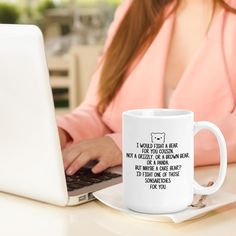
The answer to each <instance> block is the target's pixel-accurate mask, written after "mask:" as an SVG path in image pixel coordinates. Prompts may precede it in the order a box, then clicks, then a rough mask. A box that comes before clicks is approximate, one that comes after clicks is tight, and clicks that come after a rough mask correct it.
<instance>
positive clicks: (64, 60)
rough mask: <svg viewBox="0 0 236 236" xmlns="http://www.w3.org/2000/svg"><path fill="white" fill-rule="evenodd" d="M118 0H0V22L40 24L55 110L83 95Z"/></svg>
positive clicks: (71, 105)
mask: <svg viewBox="0 0 236 236" xmlns="http://www.w3.org/2000/svg"><path fill="white" fill-rule="evenodd" d="M121 1H122V0H0V23H8V24H34V25H37V26H39V27H40V29H41V30H42V32H43V35H44V40H45V51H46V56H47V62H48V69H49V73H50V81H51V86H52V90H53V97H54V103H55V106H56V112H57V113H58V114H64V113H67V112H69V111H71V110H73V109H74V108H75V107H77V106H78V105H79V104H80V103H81V101H82V100H83V99H84V96H85V93H86V90H87V87H88V84H89V81H90V79H91V75H92V73H93V71H94V69H95V66H96V62H97V58H98V56H99V54H100V53H101V49H102V46H103V43H104V40H105V37H106V33H107V29H108V27H109V25H110V23H111V21H112V19H113V15H114V12H115V10H116V8H117V6H118V5H119V4H120V2H121Z"/></svg>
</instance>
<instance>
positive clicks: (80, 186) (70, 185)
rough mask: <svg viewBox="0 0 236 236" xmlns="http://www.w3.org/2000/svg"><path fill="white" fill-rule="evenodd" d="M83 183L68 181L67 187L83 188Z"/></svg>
mask: <svg viewBox="0 0 236 236" xmlns="http://www.w3.org/2000/svg"><path fill="white" fill-rule="evenodd" d="M83 187H85V185H82V184H79V183H69V184H68V188H73V189H79V188H83Z"/></svg>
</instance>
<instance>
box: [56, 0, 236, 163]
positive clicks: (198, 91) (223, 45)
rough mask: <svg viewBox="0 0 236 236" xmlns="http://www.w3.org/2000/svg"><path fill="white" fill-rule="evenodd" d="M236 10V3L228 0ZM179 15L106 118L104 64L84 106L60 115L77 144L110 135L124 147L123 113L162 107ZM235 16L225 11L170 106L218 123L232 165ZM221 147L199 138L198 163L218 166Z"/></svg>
mask: <svg viewBox="0 0 236 236" xmlns="http://www.w3.org/2000/svg"><path fill="white" fill-rule="evenodd" d="M131 1H132V0H125V1H124V2H123V3H122V4H121V6H120V7H119V8H118V10H117V11H116V14H115V18H114V21H113V23H112V24H111V26H110V29H109V32H108V36H107V40H106V43H105V47H104V52H105V51H106V49H107V47H108V45H109V43H110V42H111V40H112V38H113V36H114V34H115V32H116V29H117V27H118V26H119V23H120V22H121V20H122V18H123V17H124V14H125V12H126V11H127V9H128V7H129V5H130V3H131ZM228 2H229V4H230V5H231V6H233V7H236V0H230V1H228ZM174 18H175V14H172V15H171V16H170V17H168V19H167V20H166V21H165V23H164V25H163V27H162V28H161V30H160V32H159V34H158V35H157V36H156V38H155V40H154V41H153V43H152V45H151V46H150V47H149V49H148V50H147V51H146V53H145V55H144V56H143V57H142V58H139V59H137V60H136V62H135V64H134V65H133V67H132V68H131V70H130V73H129V74H128V76H127V78H126V80H125V82H124V84H123V86H122V88H121V90H120V91H119V93H118V95H117V96H116V97H115V99H114V100H113V101H112V102H111V103H110V105H109V106H108V107H107V109H106V111H105V112H104V114H103V115H102V116H100V115H99V114H98V113H97V112H96V104H97V102H98V95H97V90H98V84H99V78H100V73H101V68H102V65H100V66H98V67H97V69H96V71H95V73H94V74H93V77H92V80H91V84H90V86H89V89H88V91H87V95H86V98H85V100H84V101H83V103H82V104H81V105H80V106H79V107H77V108H76V109H75V110H74V111H73V112H71V113H70V114H67V115H64V116H60V117H57V122H58V126H59V127H61V128H63V129H65V130H66V131H67V132H68V133H69V134H70V135H71V137H72V139H73V142H78V141H80V140H82V139H89V138H95V137H101V136H104V135H109V136H110V137H111V138H112V139H113V140H114V141H115V143H116V144H117V145H118V146H119V147H120V148H122V146H121V144H122V142H121V139H122V134H121V132H122V127H121V124H122V122H121V118H122V112H123V111H125V110H129V109H137V108H163V107H164V91H163V82H164V78H165V63H166V59H167V51H168V47H169V43H170V38H171V33H172V27H173V24H174ZM235 103H236V15H234V14H232V13H229V12H226V11H225V10H224V9H223V10H221V12H220V13H219V15H218V16H217V17H216V18H215V20H214V22H213V24H212V26H211V28H210V30H209V32H208V34H207V36H206V37H205V39H204V40H203V42H202V44H201V46H200V47H199V49H198V50H197V52H196V53H195V55H194V58H193V59H192V60H191V62H190V64H189V65H188V67H187V69H186V70H185V72H184V74H183V76H182V78H181V80H180V82H179V83H178V86H177V88H176V90H175V91H174V93H173V95H172V96H171V99H170V101H169V105H168V108H180V109H189V110H192V111H194V113H195V120H196V121H200V120H205V121H211V122H213V123H215V124H216V125H217V126H218V127H219V128H220V129H221V131H222V132H223V134H224V137H225V139H226V142H227V148H228V161H229V162H233V161H236V108H235ZM218 156H219V153H218V145H217V142H216V139H215V137H214V136H213V135H212V134H211V133H210V132H209V131H201V132H200V133H199V134H197V136H196V137H195V165H207V164H215V163H218V158H219V157H218Z"/></svg>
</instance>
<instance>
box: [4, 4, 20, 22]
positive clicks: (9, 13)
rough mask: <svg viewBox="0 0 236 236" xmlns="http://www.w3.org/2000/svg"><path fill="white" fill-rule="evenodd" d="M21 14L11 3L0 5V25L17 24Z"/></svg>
mask: <svg viewBox="0 0 236 236" xmlns="http://www.w3.org/2000/svg"><path fill="white" fill-rule="evenodd" d="M19 17H20V13H19V10H18V8H17V6H16V5H14V4H11V3H0V23H7V24H16V23H17V22H18V20H19Z"/></svg>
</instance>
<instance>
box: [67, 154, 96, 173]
mask: <svg viewBox="0 0 236 236" xmlns="http://www.w3.org/2000/svg"><path fill="white" fill-rule="evenodd" d="M95 159H96V158H95V157H94V156H92V155H91V154H90V153H88V152H84V153H81V154H80V155H79V156H77V158H76V159H74V161H73V162H72V163H71V164H70V165H69V167H68V169H67V170H66V173H67V174H68V175H73V174H74V173H76V172H77V171H78V170H79V169H80V168H81V167H83V166H85V165H86V164H87V163H88V162H89V161H90V160H95Z"/></svg>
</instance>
